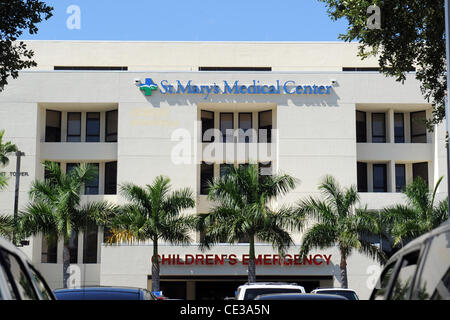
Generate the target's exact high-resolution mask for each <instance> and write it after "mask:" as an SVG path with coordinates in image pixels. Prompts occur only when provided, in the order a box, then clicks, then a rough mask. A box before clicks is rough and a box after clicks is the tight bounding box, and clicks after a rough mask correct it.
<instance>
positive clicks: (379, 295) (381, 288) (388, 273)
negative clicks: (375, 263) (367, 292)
mask: <svg viewBox="0 0 450 320" xmlns="http://www.w3.org/2000/svg"><path fill="white" fill-rule="evenodd" d="M395 264H396V262H392V263H391V264H389V265H388V266H387V267H385V268H384V270H383V273H382V274H381V277H380V279H379V280H378V283H377V286H376V287H375V289H374V293H373V294H372V299H375V300H383V299H384V296H385V294H386V290H387V289H388V285H389V280H391V277H392V274H393V273H394V268H395Z"/></svg>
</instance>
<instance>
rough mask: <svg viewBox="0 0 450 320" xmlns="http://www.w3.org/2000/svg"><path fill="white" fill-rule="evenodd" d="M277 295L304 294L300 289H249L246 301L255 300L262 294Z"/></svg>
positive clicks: (245, 295) (245, 296) (246, 293)
mask: <svg viewBox="0 0 450 320" xmlns="http://www.w3.org/2000/svg"><path fill="white" fill-rule="evenodd" d="M275 293H303V292H302V291H301V290H300V289H289V288H285V289H284V288H254V289H252V288H248V289H246V290H245V294H244V300H255V298H256V297H257V296H259V295H262V294H275Z"/></svg>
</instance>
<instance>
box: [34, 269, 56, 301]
mask: <svg viewBox="0 0 450 320" xmlns="http://www.w3.org/2000/svg"><path fill="white" fill-rule="evenodd" d="M30 273H31V277H32V280H33V282H34V284H35V286H36V287H37V288H38V290H39V291H38V294H39V295H40V297H41V300H52V299H53V298H52V293H51V291H50V289H49V287H48V286H47V285H46V284H45V280H44V279H43V278H42V276H41V275H40V274H39V273H38V272H36V271H35V270H34V269H33V268H32V267H30Z"/></svg>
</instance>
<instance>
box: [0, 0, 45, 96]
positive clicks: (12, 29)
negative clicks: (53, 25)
mask: <svg viewBox="0 0 450 320" xmlns="http://www.w3.org/2000/svg"><path fill="white" fill-rule="evenodd" d="M52 11H53V8H52V7H50V6H48V5H47V4H45V2H43V1H38V0H0V52H1V53H2V54H1V55H0V92H1V91H2V90H3V89H4V87H5V86H6V85H7V84H8V81H7V80H8V77H9V76H12V77H13V78H14V79H16V78H17V77H18V76H19V73H18V71H20V70H22V69H26V68H31V67H35V66H36V62H34V61H33V60H32V58H33V56H34V52H33V51H32V50H29V49H27V46H26V44H25V43H24V42H22V41H16V40H17V39H18V38H19V37H20V36H21V35H22V34H23V31H24V30H28V32H29V33H30V34H35V33H37V31H38V28H37V26H36V25H37V24H38V23H40V22H41V21H43V20H47V19H49V18H50V17H51V16H52Z"/></svg>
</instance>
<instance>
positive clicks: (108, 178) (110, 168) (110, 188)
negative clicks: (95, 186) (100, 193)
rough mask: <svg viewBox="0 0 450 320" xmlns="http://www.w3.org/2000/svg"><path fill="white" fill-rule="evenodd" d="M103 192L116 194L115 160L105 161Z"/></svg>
mask: <svg viewBox="0 0 450 320" xmlns="http://www.w3.org/2000/svg"><path fill="white" fill-rule="evenodd" d="M105 194H117V161H114V162H106V163H105Z"/></svg>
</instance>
